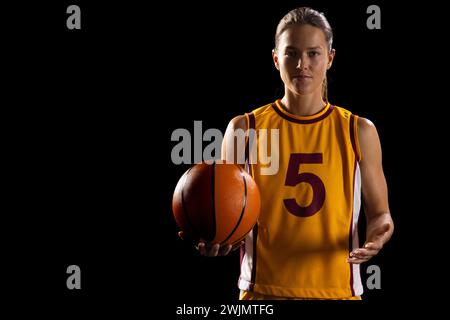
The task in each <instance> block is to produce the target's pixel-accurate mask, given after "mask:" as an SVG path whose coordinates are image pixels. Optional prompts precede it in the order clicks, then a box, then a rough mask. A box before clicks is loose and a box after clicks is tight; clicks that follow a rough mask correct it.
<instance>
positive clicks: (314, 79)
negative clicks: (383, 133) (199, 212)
mask: <svg viewBox="0 0 450 320" xmlns="http://www.w3.org/2000/svg"><path fill="white" fill-rule="evenodd" d="M332 41H333V33H332V30H331V27H330V25H329V23H328V21H327V19H326V18H325V17H324V15H323V14H321V13H319V12H317V11H315V10H312V9H310V8H298V9H295V10H292V11H291V12H289V13H288V14H287V15H286V16H285V17H283V18H282V19H281V21H280V23H279V25H278V27H277V31H276V35H275V48H274V49H273V51H272V56H273V61H274V64H275V67H276V68H277V69H278V70H279V72H280V76H281V79H282V81H283V83H284V88H285V92H284V96H283V98H282V99H280V100H277V101H275V102H274V103H271V104H268V105H265V106H263V107H261V108H258V109H256V110H254V111H253V112H251V113H248V114H245V115H241V116H237V117H236V118H234V119H232V120H231V122H230V124H229V126H228V128H227V131H226V133H225V138H224V142H223V146H222V156H223V158H224V159H228V157H227V153H229V150H230V146H233V148H234V134H233V133H234V131H235V130H236V129H243V130H248V129H255V130H256V132H257V133H258V130H259V129H267V130H274V129H276V130H278V132H279V151H278V153H277V156H278V157H279V159H278V160H279V170H278V171H277V173H276V174H270V175H264V174H262V171H261V167H262V166H261V165H260V163H258V162H257V163H254V164H248V163H247V168H248V170H249V172H250V173H251V174H252V176H253V177H254V179H255V181H256V182H257V184H258V186H259V188H260V192H261V202H262V203H261V214H260V218H259V220H258V223H257V225H256V226H255V228H254V229H253V231H252V232H251V233H250V234H249V235H248V236H247V237H246V239H245V245H243V246H242V247H241V253H242V254H241V276H240V278H239V288H240V289H241V296H240V299H303V298H307V299H360V295H361V294H362V285H361V279H360V275H359V264H361V263H363V262H366V261H368V260H369V259H370V258H372V257H373V256H375V255H377V254H378V252H379V251H380V250H381V248H382V247H383V245H384V244H385V243H386V242H387V241H388V240H389V238H390V237H391V235H392V233H393V230H394V225H393V221H392V218H391V215H390V213H389V205H388V196H387V185H386V180H385V177H384V173H383V168H382V163H381V147H380V141H379V138H378V134H377V130H376V128H375V126H374V125H373V123H372V122H370V121H369V120H367V119H364V118H360V117H358V116H356V115H353V114H351V113H350V112H349V111H348V110H346V109H343V108H341V107H337V106H334V105H331V104H330V103H329V102H328V100H327V81H326V72H327V70H328V69H330V68H331V66H332V63H333V59H334V56H335V50H334V49H333V48H332ZM269 136H270V134H269ZM262 140H263V139H259V137H258V136H257V139H256V142H255V143H256V145H257V148H260V143H262ZM269 150H270V149H269ZM238 152H244V150H238ZM228 160H229V159H228ZM361 190H362V194H363V199H364V205H365V213H366V216H367V232H366V234H367V236H366V239H365V243H364V245H363V246H362V248H358V247H359V240H358V234H357V223H358V216H359V209H360V192H361ZM198 249H199V251H200V253H201V254H203V255H206V256H217V255H226V254H228V253H229V252H230V250H231V249H232V248H231V246H226V247H222V248H220V246H219V245H218V244H207V243H203V242H201V243H199V245H198Z"/></svg>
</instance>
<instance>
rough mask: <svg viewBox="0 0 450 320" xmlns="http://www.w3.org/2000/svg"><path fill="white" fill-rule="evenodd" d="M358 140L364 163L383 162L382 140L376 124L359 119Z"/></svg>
mask: <svg viewBox="0 0 450 320" xmlns="http://www.w3.org/2000/svg"><path fill="white" fill-rule="evenodd" d="M358 140H359V147H360V150H361V156H362V160H363V161H362V163H367V162H372V161H376V162H378V161H381V160H380V158H381V145H380V138H379V137H378V132H377V129H376V127H375V124H374V123H373V122H372V121H370V120H369V119H366V118H361V117H359V118H358Z"/></svg>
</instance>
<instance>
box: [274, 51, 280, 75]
mask: <svg viewBox="0 0 450 320" xmlns="http://www.w3.org/2000/svg"><path fill="white" fill-rule="evenodd" d="M272 59H273V63H274V64H275V68H277V70H280V63H279V61H278V54H277V51H276V50H275V49H272Z"/></svg>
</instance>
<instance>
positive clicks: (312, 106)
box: [281, 90, 326, 116]
mask: <svg viewBox="0 0 450 320" xmlns="http://www.w3.org/2000/svg"><path fill="white" fill-rule="evenodd" d="M281 103H282V104H283V105H284V106H285V107H286V109H287V110H288V111H289V112H290V113H292V114H295V115H297V116H310V115H313V114H315V113H318V112H319V111H320V110H322V109H323V108H324V107H325V106H326V103H325V101H323V99H322V96H321V95H318V94H309V95H295V94H293V93H292V92H290V91H288V90H286V91H285V94H284V97H283V99H281Z"/></svg>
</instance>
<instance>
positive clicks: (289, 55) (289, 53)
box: [285, 50, 297, 57]
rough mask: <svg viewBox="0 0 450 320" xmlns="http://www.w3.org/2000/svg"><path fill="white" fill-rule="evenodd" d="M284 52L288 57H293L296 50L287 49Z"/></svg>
mask: <svg viewBox="0 0 450 320" xmlns="http://www.w3.org/2000/svg"><path fill="white" fill-rule="evenodd" d="M285 54H286V56H288V57H295V56H297V52H295V51H293V50H287V51H286V53H285Z"/></svg>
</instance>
